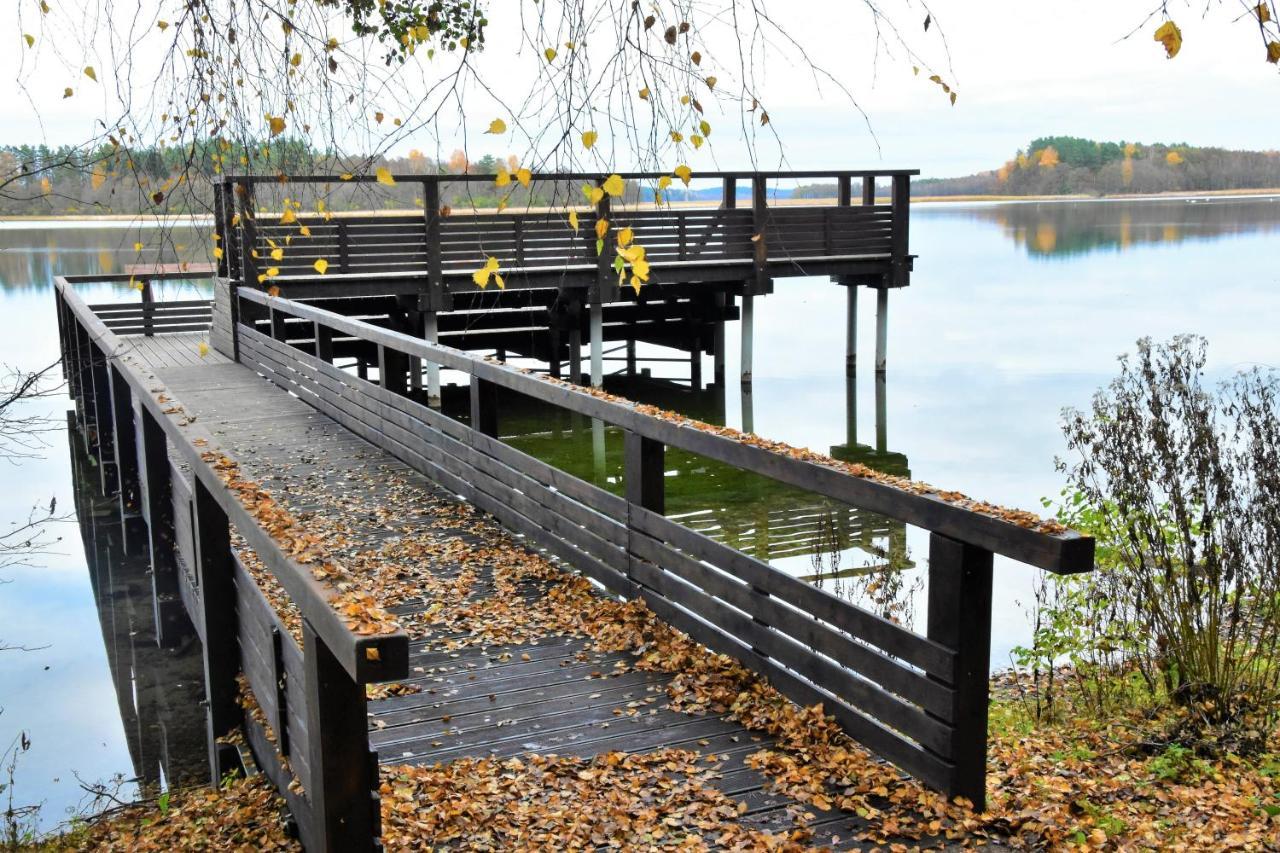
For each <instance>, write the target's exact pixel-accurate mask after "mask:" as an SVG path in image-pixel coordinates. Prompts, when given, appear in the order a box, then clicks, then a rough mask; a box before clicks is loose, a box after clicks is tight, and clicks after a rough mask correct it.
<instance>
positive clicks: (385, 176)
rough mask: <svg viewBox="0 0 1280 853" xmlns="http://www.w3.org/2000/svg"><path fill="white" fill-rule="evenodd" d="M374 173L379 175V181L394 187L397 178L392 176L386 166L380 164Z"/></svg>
mask: <svg viewBox="0 0 1280 853" xmlns="http://www.w3.org/2000/svg"><path fill="white" fill-rule="evenodd" d="M374 174H375V176H376V177H377V180H378V183H380V184H385V185H387V186H389V187H394V186H395V185H396V179H395V178H393V177H391V173H390V172H389V171H387V167H386V166H379V167H378V168H377V171H376V172H374Z"/></svg>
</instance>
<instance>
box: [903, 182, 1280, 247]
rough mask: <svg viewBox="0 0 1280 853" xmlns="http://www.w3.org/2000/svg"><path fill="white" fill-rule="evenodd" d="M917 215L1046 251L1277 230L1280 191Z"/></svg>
mask: <svg viewBox="0 0 1280 853" xmlns="http://www.w3.org/2000/svg"><path fill="white" fill-rule="evenodd" d="M918 215H921V216H956V217H964V218H968V219H971V220H974V221H979V222H987V223H991V224H994V225H996V226H998V227H999V228H1000V230H1001V232H1002V233H1003V234H1004V235H1005V236H1006V237H1007V238H1009V239H1010V240H1012V241H1013V242H1014V243H1016V244H1017V245H1018V246H1020V247H1021V248H1022V249H1024V250H1025V251H1026V253H1027V254H1028V255H1031V256H1033V257H1042V258H1050V257H1070V256H1073V255H1082V254H1087V253H1089V252H1098V251H1123V250H1125V249H1129V248H1133V247H1136V246H1143V245H1151V244H1159V243H1165V244H1167V243H1180V242H1183V241H1185V240H1206V239H1213V238H1217V237H1223V236H1228V235H1236V234H1251V233H1257V232H1261V233H1268V232H1271V231H1276V230H1280V197H1276V196H1261V197H1253V198H1232V199H1228V198H1186V199H1182V198H1175V199H1164V198H1160V199H1144V200H1137V201H1128V200H1125V201H1110V200H1099V201H1092V202H1081V201H1072V202H1058V201H1046V202H1008V203H1005V202H1001V203H996V204H983V205H968V204H956V205H952V204H947V205H934V206H922V207H921V208H920V210H919V213H918Z"/></svg>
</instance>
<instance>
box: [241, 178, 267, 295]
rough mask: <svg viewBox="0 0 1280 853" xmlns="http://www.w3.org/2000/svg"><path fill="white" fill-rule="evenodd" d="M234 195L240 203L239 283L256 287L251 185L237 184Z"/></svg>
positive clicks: (256, 271) (255, 236)
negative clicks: (240, 271)
mask: <svg viewBox="0 0 1280 853" xmlns="http://www.w3.org/2000/svg"><path fill="white" fill-rule="evenodd" d="M235 193H236V195H237V196H239V201H240V267H241V270H242V273H243V274H242V275H241V282H242V283H243V284H246V285H248V286H249V287H258V286H259V285H260V284H261V282H259V281H258V275H259V273H258V225H257V216H258V213H257V211H256V210H255V209H254V200H253V185H252V184H249V183H247V182H246V183H237V184H236V189H235Z"/></svg>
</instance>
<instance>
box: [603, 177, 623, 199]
mask: <svg viewBox="0 0 1280 853" xmlns="http://www.w3.org/2000/svg"><path fill="white" fill-rule="evenodd" d="M603 188H604V191H605V192H607V193H608V194H609V195H611V196H613V197H614V198H619V197H621V196H622V193H623V192H624V191H625V190H626V183H625V182H624V181H623V180H622V176H621V175H610V176H609V177H608V178H606V179H605V182H604V185H603Z"/></svg>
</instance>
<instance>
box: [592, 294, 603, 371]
mask: <svg viewBox="0 0 1280 853" xmlns="http://www.w3.org/2000/svg"><path fill="white" fill-rule="evenodd" d="M603 386H604V306H603V305H601V304H600V303H599V302H598V301H592V303H591V387H592V388H601V387H603Z"/></svg>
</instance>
